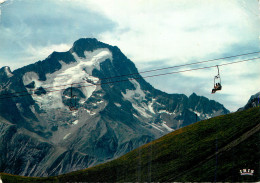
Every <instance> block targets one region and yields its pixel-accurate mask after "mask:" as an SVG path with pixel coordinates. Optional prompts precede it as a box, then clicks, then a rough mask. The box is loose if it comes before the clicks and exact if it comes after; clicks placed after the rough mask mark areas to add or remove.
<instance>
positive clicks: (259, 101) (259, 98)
mask: <svg viewBox="0 0 260 183" xmlns="http://www.w3.org/2000/svg"><path fill="white" fill-rule="evenodd" d="M259 105H260V92H258V93H256V94H254V95H252V96H251V97H250V99H249V100H248V102H247V104H246V105H245V106H244V107H241V108H239V109H238V111H242V110H247V109H250V108H252V107H256V106H259Z"/></svg>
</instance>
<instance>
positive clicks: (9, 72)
mask: <svg viewBox="0 0 260 183" xmlns="http://www.w3.org/2000/svg"><path fill="white" fill-rule="evenodd" d="M5 73H6V75H7V77H9V78H10V77H12V76H13V74H12V73H11V71H10V68H9V67H7V66H5Z"/></svg>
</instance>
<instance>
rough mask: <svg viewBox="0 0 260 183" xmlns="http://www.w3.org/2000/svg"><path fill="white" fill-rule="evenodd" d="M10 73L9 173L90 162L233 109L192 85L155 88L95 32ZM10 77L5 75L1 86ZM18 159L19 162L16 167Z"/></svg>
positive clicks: (1, 111) (1, 106)
mask: <svg viewBox="0 0 260 183" xmlns="http://www.w3.org/2000/svg"><path fill="white" fill-rule="evenodd" d="M2 70H3V72H2V73H5V75H7V74H6V73H7V70H8V69H6V68H4V69H3V68H2ZM12 74H13V75H14V76H15V77H12V80H10V81H9V83H8V87H6V88H5V92H9V93H17V94H15V97H14V98H12V97H11V98H8V99H5V100H4V101H3V102H2V103H0V117H1V116H2V117H3V118H5V119H6V120H7V121H8V122H9V125H6V124H5V129H6V130H3V131H0V133H2V134H0V135H2V136H3V137H5V138H7V137H8V138H10V139H11V140H10V141H12V142H13V144H11V145H10V146H8V144H7V143H6V142H3V141H0V143H1V142H2V143H3V144H0V147H7V146H8V149H5V150H3V151H1V152H4V153H2V154H1V157H2V159H3V161H1V159H0V171H2V172H7V173H14V172H15V174H20V175H29V176H45V175H57V174H61V173H66V172H69V171H74V170H78V169H83V168H87V167H90V166H93V165H96V164H99V163H103V162H106V161H109V160H111V159H113V158H117V157H119V156H122V155H123V154H125V153H127V152H129V151H130V150H133V149H135V148H137V147H139V146H140V145H142V144H145V143H147V142H149V141H151V140H153V139H157V138H159V137H161V136H162V135H165V134H167V133H169V132H171V131H174V130H176V129H178V128H181V127H183V126H186V125H189V124H191V123H194V122H196V120H203V119H208V118H210V117H213V116H216V115H220V114H226V113H228V112H229V111H228V110H227V109H225V108H224V106H223V105H221V104H219V103H218V102H215V101H212V100H209V99H207V98H206V97H202V96H197V95H196V94H195V93H193V94H192V95H191V96H190V97H187V96H186V95H184V94H167V93H165V92H162V91H160V90H157V89H155V88H153V87H152V86H151V85H150V84H149V83H147V82H146V81H145V80H144V79H143V78H142V77H141V75H139V74H138V70H137V68H136V67H135V65H134V63H133V62H132V61H131V60H129V59H128V58H127V57H126V56H125V55H124V54H123V53H122V52H121V51H120V49H119V48H117V47H116V46H111V45H108V44H106V43H102V42H99V41H98V40H97V39H94V38H91V39H90V38H84V39H79V40H78V41H76V42H75V43H74V44H73V47H72V48H71V49H70V50H69V51H67V52H53V53H52V54H51V55H50V56H49V57H48V58H46V59H45V60H43V61H38V62H36V63H33V64H30V65H28V66H24V67H22V68H20V69H17V70H15V71H14V72H13V73H12ZM0 80H1V78H0ZM6 83H7V81H6V80H1V82H0V87H2V86H4V85H6ZM6 106H9V107H8V108H7V107H6ZM71 107H73V108H75V109H76V110H70V109H71ZM196 115H197V116H198V119H197V118H196ZM0 125H1V121H0ZM11 129H15V130H11ZM11 132H12V133H11ZM21 139H26V140H21ZM19 142H21V143H19ZM39 146H40V147H39ZM21 147H23V148H21ZM27 148H28V149H27ZM43 148H44V149H43ZM10 149H13V151H10ZM20 149H22V150H20ZM17 151H19V153H17ZM26 151H30V152H33V153H32V154H27V153H26ZM1 157H0V158H1ZM50 157H51V158H50ZM16 159H20V161H21V162H22V163H21V164H20V165H19V166H18V165H17V169H15V170H14V169H12V166H13V165H12V164H11V162H15V161H16ZM1 163H2V164H1ZM4 165H5V166H4ZM43 172H45V173H43Z"/></svg>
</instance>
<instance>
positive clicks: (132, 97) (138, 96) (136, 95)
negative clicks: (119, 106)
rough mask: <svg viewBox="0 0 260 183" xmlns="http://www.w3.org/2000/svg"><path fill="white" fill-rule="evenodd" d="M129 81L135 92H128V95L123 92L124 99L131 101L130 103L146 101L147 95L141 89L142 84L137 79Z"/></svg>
mask: <svg viewBox="0 0 260 183" xmlns="http://www.w3.org/2000/svg"><path fill="white" fill-rule="evenodd" d="M129 81H130V82H131V83H132V84H133V85H134V87H135V90H128V89H127V90H126V93H123V92H122V95H123V97H124V99H126V100H129V101H130V102H133V101H138V102H142V101H143V100H145V93H144V91H143V90H142V89H141V86H140V84H139V83H138V82H137V81H136V80H135V79H129Z"/></svg>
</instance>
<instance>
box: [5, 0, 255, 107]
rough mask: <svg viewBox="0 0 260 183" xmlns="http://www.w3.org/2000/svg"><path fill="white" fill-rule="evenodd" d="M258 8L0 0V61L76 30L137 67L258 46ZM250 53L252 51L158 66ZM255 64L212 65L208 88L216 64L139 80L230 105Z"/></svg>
mask: <svg viewBox="0 0 260 183" xmlns="http://www.w3.org/2000/svg"><path fill="white" fill-rule="evenodd" d="M259 14H260V13H259V4H258V1H257V0H218V1H216V0H162V1H160V0H0V67H2V66H6V65H8V66H10V67H11V70H14V69H17V68H19V67H22V66H24V65H27V64H30V63H33V62H36V61H38V60H43V59H45V58H46V57H48V55H49V54H51V53H52V52H53V51H67V50H69V49H70V48H71V46H72V44H73V42H74V41H76V40H77V39H79V38H82V37H95V38H97V39H98V40H100V41H102V42H105V43H108V44H111V45H116V46H118V47H119V48H120V49H121V51H122V52H123V53H124V54H125V55H126V56H127V57H128V58H129V59H131V60H132V61H133V62H134V63H135V64H136V66H137V68H138V69H139V71H145V70H149V69H154V68H161V67H168V66H175V65H180V64H184V63H191V62H198V61H203V60H209V59H214V58H221V57H225V56H231V55H238V54H243V53H250V52H255V51H260V42H259V35H260V34H259V33H260V21H259V19H260V17H259ZM255 57H260V54H253V55H248V56H244V57H237V58H233V59H229V60H223V61H218V62H212V63H210V64H206V65H205V64H204V65H196V66H194V67H185V68H179V69H175V70H167V71H163V72H172V71H177V70H185V69H190V68H197V67H205V66H211V65H217V64H221V63H226V62H233V61H236V60H242V59H248V58H255ZM259 70H260V60H259V59H258V60H255V61H250V62H245V63H240V64H232V65H229V66H222V67H220V74H221V77H222V85H223V90H222V91H221V92H217V93H216V94H214V95H212V94H210V92H211V89H212V87H213V78H214V76H215V75H216V74H217V69H216V68H212V69H207V70H199V71H192V72H185V73H182V74H173V75H167V76H162V77H156V78H151V79H147V81H148V82H150V83H151V84H152V85H153V86H154V87H156V88H158V89H160V90H163V91H165V92H168V93H184V94H186V95H187V96H189V95H191V94H192V93H193V92H195V93H196V94H197V95H201V96H205V97H207V98H209V99H214V100H216V101H218V102H220V103H222V104H224V106H225V107H226V108H228V109H229V110H231V111H235V110H237V109H238V108H239V107H242V106H244V105H245V104H246V102H247V101H248V99H249V97H250V96H251V95H253V94H255V93H257V92H259V91H260V72H259ZM163 72H160V73H163ZM153 74H158V73H153ZM144 76H145V75H144Z"/></svg>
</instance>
